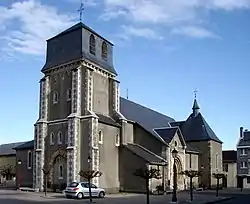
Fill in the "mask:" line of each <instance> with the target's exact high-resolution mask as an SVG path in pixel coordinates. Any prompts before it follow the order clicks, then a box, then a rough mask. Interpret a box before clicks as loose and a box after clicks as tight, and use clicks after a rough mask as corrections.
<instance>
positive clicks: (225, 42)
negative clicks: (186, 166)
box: [0, 0, 250, 149]
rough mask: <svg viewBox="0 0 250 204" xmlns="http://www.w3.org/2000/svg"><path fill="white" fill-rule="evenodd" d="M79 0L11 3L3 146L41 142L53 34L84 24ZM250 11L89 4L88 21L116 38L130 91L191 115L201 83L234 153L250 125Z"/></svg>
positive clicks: (0, 18) (140, 2) (112, 0)
mask: <svg viewBox="0 0 250 204" xmlns="http://www.w3.org/2000/svg"><path fill="white" fill-rule="evenodd" d="M41 2H42V3H41ZM59 2H60V3H59ZM79 2H80V1H78V0H61V1H53V3H51V1H49V0H43V1H38V0H37V1H35V0H25V1H10V0H3V1H1V3H0V60H1V65H0V66H1V67H0V76H1V80H0V93H1V96H2V97H1V99H2V100H0V107H1V108H0V116H1V117H0V124H1V125H0V144H1V143H8V142H15V141H23V140H30V139H32V137H33V132H34V130H33V124H34V123H35V121H36V120H37V117H38V100H39V83H38V82H39V79H40V78H41V76H42V75H41V73H40V69H41V68H42V66H43V64H44V57H45V56H44V53H45V45H46V44H45V43H46V41H45V40H46V39H48V38H50V37H51V36H53V35H55V34H56V33H58V32H60V31H62V30H63V29H65V28H67V27H69V26H71V25H73V24H74V23H76V22H77V21H78V19H79V14H78V13H77V9H78V7H79V4H80V3H79ZM249 10H250V1H249V0H216V1H214V0H207V1H202V0H187V1H183V0H96V1H94V0H92V1H90V0H88V2H87V3H86V7H85V11H84V22H85V23H86V24H87V25H88V26H90V27H92V28H93V29H95V30H96V31H97V32H98V33H100V34H102V35H103V36H104V37H106V38H108V39H109V40H110V41H112V42H113V43H114V44H115V47H114V63H115V67H116V70H117V72H118V73H119V76H118V78H119V80H120V81H121V95H123V96H126V89H127V88H128V90H129V99H131V100H133V101H135V102H138V103H141V104H143V105H146V106H148V107H150V108H152V109H155V110H158V111H160V112H163V113H164V114H166V115H169V116H171V117H173V118H175V119H176V120H184V119H186V118H187V117H188V116H189V114H190V113H191V108H192V103H193V98H194V96H193V95H194V94H193V91H194V90H195V89H197V90H198V94H197V97H198V103H199V105H200V107H201V112H202V114H203V115H204V117H205V118H206V120H207V122H208V123H209V124H210V125H211V127H212V128H213V130H214V131H215V132H216V134H217V135H218V137H219V138H220V139H221V140H223V142H224V145H223V148H225V149H234V148H235V145H236V143H237V140H238V137H239V128H240V126H244V128H250V124H249V115H250V108H249V100H250V94H249V85H250V82H249V78H250V70H249V67H250V58H249V52H250V35H249V34H250V25H249V22H248V19H250V12H249Z"/></svg>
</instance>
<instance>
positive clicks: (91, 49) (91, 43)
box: [89, 34, 95, 55]
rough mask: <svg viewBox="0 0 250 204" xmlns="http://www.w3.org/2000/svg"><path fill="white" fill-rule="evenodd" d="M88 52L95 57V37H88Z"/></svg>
mask: <svg viewBox="0 0 250 204" xmlns="http://www.w3.org/2000/svg"><path fill="white" fill-rule="evenodd" d="M89 52H90V54H92V55H95V37H94V35H93V34H92V35H90V38H89Z"/></svg>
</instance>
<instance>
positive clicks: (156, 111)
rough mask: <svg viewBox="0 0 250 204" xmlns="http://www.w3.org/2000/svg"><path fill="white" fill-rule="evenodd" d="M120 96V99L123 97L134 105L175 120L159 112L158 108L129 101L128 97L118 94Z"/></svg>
mask: <svg viewBox="0 0 250 204" xmlns="http://www.w3.org/2000/svg"><path fill="white" fill-rule="evenodd" d="M120 98H122V99H124V100H126V101H129V102H130V103H133V104H135V105H137V106H140V107H141V108H145V109H148V110H150V111H152V112H154V113H157V114H159V115H162V116H164V117H168V118H170V119H172V120H174V121H175V119H174V118H172V117H169V116H168V115H165V114H163V113H160V112H159V111H158V110H154V109H152V108H149V107H147V106H145V105H142V104H139V103H137V102H135V101H131V100H129V99H126V98H124V97H122V96H120ZM174 121H173V122H174Z"/></svg>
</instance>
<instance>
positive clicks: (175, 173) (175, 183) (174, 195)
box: [172, 149, 178, 202]
mask: <svg viewBox="0 0 250 204" xmlns="http://www.w3.org/2000/svg"><path fill="white" fill-rule="evenodd" d="M177 154H178V151H177V150H176V149H174V150H173V151H172V156H173V158H174V167H173V170H174V176H173V183H174V185H173V195H172V202H177V196H176V190H177V169H176V164H175V160H176V157H177Z"/></svg>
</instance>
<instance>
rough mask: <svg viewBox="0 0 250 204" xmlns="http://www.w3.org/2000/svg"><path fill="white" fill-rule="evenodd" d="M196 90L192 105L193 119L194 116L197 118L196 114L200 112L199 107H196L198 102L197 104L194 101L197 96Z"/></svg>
mask: <svg viewBox="0 0 250 204" xmlns="http://www.w3.org/2000/svg"><path fill="white" fill-rule="evenodd" d="M197 92H198V91H197V90H195V91H194V105H193V108H192V109H193V116H194V117H195V116H197V115H198V113H199V110H200V107H199V105H198V102H197V100H196V94H197Z"/></svg>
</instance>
